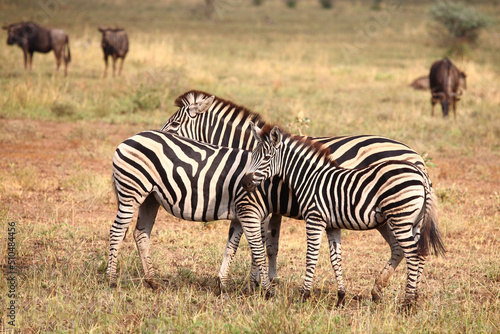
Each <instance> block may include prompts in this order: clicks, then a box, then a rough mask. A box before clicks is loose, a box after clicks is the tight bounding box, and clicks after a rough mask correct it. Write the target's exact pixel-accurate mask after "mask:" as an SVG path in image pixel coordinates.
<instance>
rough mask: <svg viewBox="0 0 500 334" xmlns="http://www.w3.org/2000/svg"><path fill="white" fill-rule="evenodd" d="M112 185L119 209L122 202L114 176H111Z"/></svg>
mask: <svg viewBox="0 0 500 334" xmlns="http://www.w3.org/2000/svg"><path fill="white" fill-rule="evenodd" d="M111 183H112V185H111V186H112V187H113V193H114V194H115V198H116V207H117V209H118V207H119V206H120V202H119V200H118V189H116V179H115V175H114V174H113V175H112V176H111Z"/></svg>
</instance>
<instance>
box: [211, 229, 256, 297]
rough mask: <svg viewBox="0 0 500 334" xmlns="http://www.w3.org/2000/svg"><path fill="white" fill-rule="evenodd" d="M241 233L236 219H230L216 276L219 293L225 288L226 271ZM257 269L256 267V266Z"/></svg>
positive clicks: (227, 271)
mask: <svg viewBox="0 0 500 334" xmlns="http://www.w3.org/2000/svg"><path fill="white" fill-rule="evenodd" d="M242 234H243V228H242V226H241V223H240V222H239V221H238V220H232V221H231V224H230V225H229V232H228V237H227V243H226V249H225V251H224V259H223V260H222V265H221V267H220V269H219V275H218V277H217V285H218V288H219V293H222V292H224V291H225V289H226V288H227V282H228V280H229V278H228V276H229V275H228V273H229V267H230V266H231V262H232V261H233V259H234V255H235V254H236V251H237V250H238V245H239V243H240V239H241V235H242ZM257 270H258V268H257Z"/></svg>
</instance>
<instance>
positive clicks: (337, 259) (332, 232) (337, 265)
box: [326, 228, 345, 307]
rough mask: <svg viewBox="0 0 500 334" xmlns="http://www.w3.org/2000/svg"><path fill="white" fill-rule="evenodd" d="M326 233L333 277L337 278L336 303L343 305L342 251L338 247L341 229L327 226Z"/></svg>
mask: <svg viewBox="0 0 500 334" xmlns="http://www.w3.org/2000/svg"><path fill="white" fill-rule="evenodd" d="M326 235H327V236H328V245H329V248H330V262H331V264H332V267H333V270H334V271H335V278H336V279H337V286H338V288H337V297H338V300H337V305H336V307H339V306H344V305H345V287H344V279H343V278H342V251H341V249H340V235H341V231H340V229H338V228H327V229H326Z"/></svg>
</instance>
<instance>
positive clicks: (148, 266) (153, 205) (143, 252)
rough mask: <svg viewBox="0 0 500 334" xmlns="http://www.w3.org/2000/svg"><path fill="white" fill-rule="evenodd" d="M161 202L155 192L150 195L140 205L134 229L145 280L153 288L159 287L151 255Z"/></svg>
mask: <svg viewBox="0 0 500 334" xmlns="http://www.w3.org/2000/svg"><path fill="white" fill-rule="evenodd" d="M159 207H160V204H159V203H158V201H157V200H156V198H155V196H154V194H151V195H149V196H148V197H147V198H146V200H145V201H144V202H143V203H142V204H141V206H140V207H139V215H138V217H137V224H136V226H135V230H134V239H135V244H136V246H137V251H138V252H139V257H140V258H141V263H142V268H143V269H144V281H145V282H146V283H147V284H148V285H149V286H150V287H151V288H152V289H153V290H157V289H158V282H157V281H156V278H155V271H154V268H153V262H152V261H151V255H150V239H151V231H152V230H153V226H154V223H155V220H156V215H157V213H158V208H159Z"/></svg>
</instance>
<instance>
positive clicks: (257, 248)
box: [239, 214, 274, 298]
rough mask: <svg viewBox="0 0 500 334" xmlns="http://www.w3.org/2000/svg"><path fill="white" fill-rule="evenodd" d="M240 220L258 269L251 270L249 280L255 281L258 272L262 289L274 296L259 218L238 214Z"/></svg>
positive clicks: (268, 294) (269, 295)
mask: <svg viewBox="0 0 500 334" xmlns="http://www.w3.org/2000/svg"><path fill="white" fill-rule="evenodd" d="M239 217H240V221H241V225H242V227H243V232H244V233H245V237H246V238H247V241H248V244H249V246H250V249H251V251H252V262H253V263H255V265H256V266H257V268H258V269H259V270H258V271H257V272H256V271H254V270H252V271H251V272H250V282H251V284H252V282H256V281H257V280H258V278H259V277H258V276H257V275H258V274H259V273H260V281H261V286H262V289H263V290H264V291H265V292H266V297H267V298H269V297H273V296H274V289H273V288H272V287H271V281H270V280H269V275H268V272H267V267H266V256H265V249H264V244H263V243H262V236H261V233H260V232H261V222H262V220H261V218H259V217H254V216H252V215H248V214H247V215H246V216H245V215H244V214H240V215H239Z"/></svg>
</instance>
